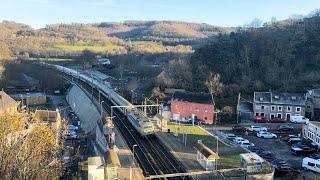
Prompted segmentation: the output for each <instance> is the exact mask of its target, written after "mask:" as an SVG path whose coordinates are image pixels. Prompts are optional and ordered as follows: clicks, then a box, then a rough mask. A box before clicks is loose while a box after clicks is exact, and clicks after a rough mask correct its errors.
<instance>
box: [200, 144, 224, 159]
mask: <svg viewBox="0 0 320 180" xmlns="http://www.w3.org/2000/svg"><path fill="white" fill-rule="evenodd" d="M194 147H195V148H196V149H197V150H198V151H200V153H201V154H203V155H204V156H205V157H206V158H207V159H208V160H215V159H219V156H218V155H217V153H215V152H213V151H212V150H211V149H210V148H208V147H207V146H205V145H204V144H202V143H196V144H195V146H194Z"/></svg>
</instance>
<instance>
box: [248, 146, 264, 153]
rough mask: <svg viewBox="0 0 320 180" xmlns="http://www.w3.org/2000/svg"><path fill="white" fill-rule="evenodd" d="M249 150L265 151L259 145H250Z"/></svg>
mask: <svg viewBox="0 0 320 180" xmlns="http://www.w3.org/2000/svg"><path fill="white" fill-rule="evenodd" d="M248 150H249V151H251V152H258V151H263V149H261V148H258V147H257V146H248Z"/></svg>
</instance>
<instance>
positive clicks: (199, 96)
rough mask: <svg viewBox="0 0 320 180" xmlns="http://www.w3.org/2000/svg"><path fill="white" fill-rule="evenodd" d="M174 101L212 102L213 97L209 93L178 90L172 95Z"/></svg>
mask: <svg viewBox="0 0 320 180" xmlns="http://www.w3.org/2000/svg"><path fill="white" fill-rule="evenodd" d="M172 100H173V101H185V102H194V103H200V104H212V97H211V95H210V94H208V93H192V92H179V91H176V92H175V93H174V94H173V95H172Z"/></svg>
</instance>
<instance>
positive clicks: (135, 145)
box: [132, 144, 138, 167]
mask: <svg viewBox="0 0 320 180" xmlns="http://www.w3.org/2000/svg"><path fill="white" fill-rule="evenodd" d="M137 146H138V145H136V144H134V145H133V146H132V167H133V166H134V148H135V147H137Z"/></svg>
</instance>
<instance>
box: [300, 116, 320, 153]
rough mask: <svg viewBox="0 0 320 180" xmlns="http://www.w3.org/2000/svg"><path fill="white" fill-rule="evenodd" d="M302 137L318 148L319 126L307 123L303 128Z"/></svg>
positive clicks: (319, 142)
mask: <svg viewBox="0 0 320 180" xmlns="http://www.w3.org/2000/svg"><path fill="white" fill-rule="evenodd" d="M303 137H304V138H306V139H310V140H311V141H312V142H314V143H315V144H317V145H318V147H320V126H319V125H317V124H314V123H312V122H309V123H308V124H307V125H304V126H303Z"/></svg>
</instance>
